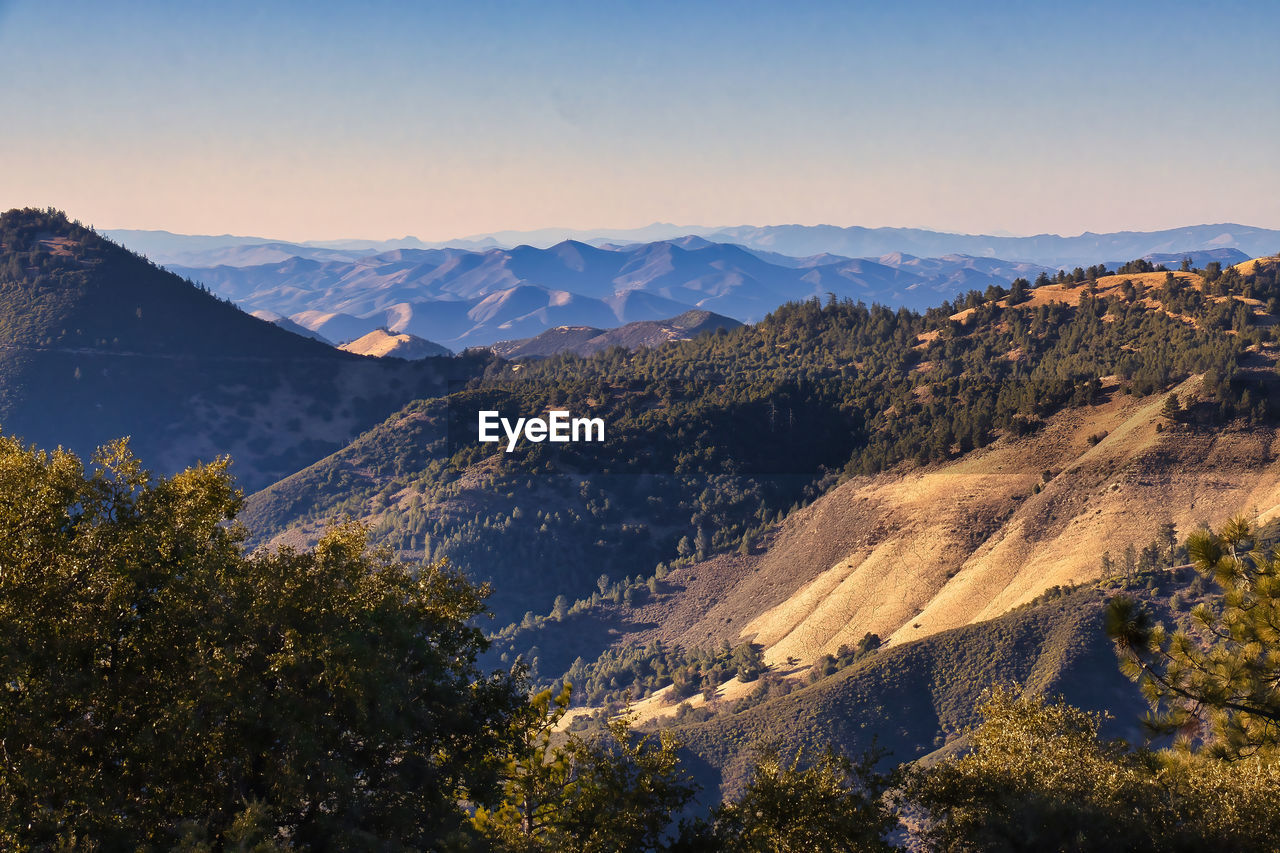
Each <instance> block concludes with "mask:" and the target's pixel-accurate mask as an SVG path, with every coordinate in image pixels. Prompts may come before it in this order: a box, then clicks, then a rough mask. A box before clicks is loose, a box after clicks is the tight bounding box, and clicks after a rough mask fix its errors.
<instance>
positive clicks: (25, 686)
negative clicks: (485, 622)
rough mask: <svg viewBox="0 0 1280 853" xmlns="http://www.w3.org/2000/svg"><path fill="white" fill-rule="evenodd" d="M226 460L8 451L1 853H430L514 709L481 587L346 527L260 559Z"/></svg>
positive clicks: (0, 604)
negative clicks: (485, 633) (206, 851)
mask: <svg viewBox="0 0 1280 853" xmlns="http://www.w3.org/2000/svg"><path fill="white" fill-rule="evenodd" d="M240 502H241V497H240V494H239V493H238V492H237V491H236V490H235V488H234V487H233V484H232V481H231V479H230V477H229V476H228V474H227V463H226V461H225V460H222V461H219V462H215V463H213V464H210V465H205V466H200V467H196V468H192V469H189V470H187V471H185V472H183V473H181V474H178V475H176V476H173V477H171V478H163V477H159V478H157V477H152V476H151V475H150V474H149V473H148V472H147V471H146V470H144V469H143V467H142V466H141V464H140V463H139V462H138V460H137V459H135V458H134V457H133V456H132V455H131V454H130V453H129V451H128V448H127V446H126V445H125V444H124V443H117V444H114V445H112V446H110V447H108V448H106V449H105V450H104V451H102V452H101V453H100V454H99V455H98V456H97V457H96V458H95V460H94V464H93V466H92V467H91V468H90V469H89V470H86V469H85V467H84V466H83V465H82V463H81V462H80V460H79V459H78V458H77V457H75V456H74V455H73V454H70V453H67V452H64V451H61V450H59V451H55V452H53V453H41V452H37V451H34V450H30V449H26V448H24V447H23V446H21V445H20V444H19V443H18V442H17V441H16V440H14V439H12V438H8V437H3V438H0V636H3V637H4V638H5V645H4V648H3V654H2V655H0V685H3V687H0V731H3V733H4V734H3V750H2V751H0V759H2V763H0V844H2V845H3V846H5V847H7V848H10V849H13V848H26V847H46V846H57V845H64V846H94V845H99V846H101V847H104V848H106V849H120V848H124V847H127V848H128V849H135V848H139V847H141V848H143V849H146V848H148V847H154V848H168V847H169V846H171V845H172V844H174V843H176V842H177V841H179V840H181V839H186V841H187V842H188V843H195V842H197V841H201V840H205V841H207V842H209V843H214V844H217V845H221V844H223V843H226V842H227V841H228V840H229V839H230V838H232V837H236V838H239V839H241V840H246V839H247V840H253V839H255V838H257V839H258V840H260V841H262V842H264V843H271V844H275V843H279V844H282V845H289V846H299V847H313V846H314V847H321V848H330V849H332V848H342V849H353V848H367V847H370V846H387V845H390V846H397V845H407V846H413V847H427V846H432V845H433V844H434V843H436V842H437V840H439V839H441V838H445V837H448V836H449V834H450V833H452V832H455V831H457V830H458V828H459V827H460V826H461V824H462V821H463V819H464V815H463V813H462V810H461V809H460V807H459V805H458V804H459V801H460V799H461V798H463V797H466V796H471V797H479V796H483V795H485V794H486V791H487V787H486V786H487V783H488V782H489V781H490V780H491V779H492V773H491V772H490V771H491V769H492V768H491V767H490V766H489V757H490V756H491V755H493V754H494V753H496V751H497V750H496V748H495V741H496V740H497V739H498V738H499V737H500V736H501V734H502V733H503V732H504V731H505V728H506V725H507V721H508V720H509V718H510V715H511V713H512V712H513V710H514V709H516V708H517V707H519V706H520V704H521V703H522V702H523V701H524V697H523V696H522V695H521V693H520V691H519V690H518V684H517V682H516V681H515V680H513V679H512V678H511V677H510V676H507V675H493V676H484V675H482V674H481V673H480V672H479V670H478V669H477V667H476V665H475V659H476V655H477V653H479V652H480V651H481V650H482V649H483V647H484V640H483V637H482V635H481V633H480V631H479V630H478V629H477V628H476V627H474V626H473V625H472V624H471V623H470V620H471V619H472V617H473V616H475V615H476V614H477V613H478V612H480V610H481V608H482V590H478V589H476V588H474V587H472V586H471V585H469V584H468V583H467V582H466V581H465V580H464V579H463V578H461V577H460V576H458V575H457V574H455V573H453V572H451V571H450V570H449V569H448V568H447V567H446V566H443V565H431V566H423V567H420V568H410V567H408V566H405V565H403V564H400V563H397V562H394V561H392V560H391V559H389V557H388V555H387V554H386V553H385V552H379V551H370V550H369V549H368V548H367V547H366V542H365V537H364V531H363V530H362V529H360V528H357V527H354V526H344V527H338V528H336V529H334V530H332V531H330V532H329V533H328V534H327V535H326V536H325V537H324V538H323V539H322V540H321V541H320V543H319V545H318V546H317V547H316V548H315V549H314V550H312V551H305V552H300V551H294V550H291V549H287V548H284V549H280V550H278V551H275V552H265V551H259V552H255V553H251V554H250V553H246V552H245V549H244V547H243V540H244V533H243V531H242V530H241V529H240V528H239V527H237V526H236V525H235V524H234V518H235V513H236V510H237V509H238V508H239V506H240Z"/></svg>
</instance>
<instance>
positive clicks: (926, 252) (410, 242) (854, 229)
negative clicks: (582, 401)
mask: <svg viewBox="0 0 1280 853" xmlns="http://www.w3.org/2000/svg"><path fill="white" fill-rule="evenodd" d="M103 233H104V234H105V235H106V236H108V237H111V238H112V239H115V240H118V241H120V242H121V243H123V244H124V245H126V246H128V247H129V248H130V249H132V250H134V251H137V252H141V253H142V254H145V255H147V256H148V257H149V258H151V260H153V261H155V262H156V263H160V264H165V265H169V264H175V265H179V266H213V265H216V264H219V263H225V264H228V265H232V266H249V265H253V264H260V263H268V262H270V260H269V253H271V252H275V253H277V254H276V255H275V256H274V257H273V258H272V259H274V260H284V255H288V256H292V257H305V258H312V259H317V258H325V257H326V255H327V256H328V257H332V256H333V255H337V254H342V255H347V256H350V257H351V259H353V260H354V259H355V257H360V256H365V255H369V254H375V253H379V252H386V251H392V250H395V249H445V248H460V249H466V250H471V251H484V250H487V249H493V248H514V247H516V246H519V245H528V246H533V247H535V248H549V247H551V246H553V245H555V244H557V243H561V242H564V241H566V240H570V241H577V242H583V243H588V244H594V245H605V244H610V245H614V246H620V245H625V244H631V243H651V242H658V241H676V240H678V239H679V238H683V237H689V236H693V237H696V238H701V239H705V240H708V241H710V242H717V243H735V244H738V245H741V246H744V247H746V248H748V249H752V250H755V251H764V252H774V253H778V254H782V255H789V256H794V257H811V256H814V255H822V254H833V255H840V256H844V257H878V256H880V255H887V254H892V253H894V252H906V253H909V254H913V255H917V256H921V257H938V256H943V255H950V254H964V255H973V256H976V257H998V258H1007V259H1010V260H1016V261H1025V262H1028V263H1034V264H1039V265H1042V266H1050V267H1054V268H1055V269H1056V268H1058V267H1065V268H1067V269H1070V268H1071V267H1074V266H1078V265H1079V266H1089V265H1091V264H1095V263H1099V262H1102V261H1108V262H1112V261H1124V260H1132V259H1133V258H1140V257H1145V256H1146V255H1149V254H1154V253H1159V254H1178V255H1180V254H1184V253H1186V252H1190V251H1199V250H1207V249H1216V248H1234V249H1238V250H1240V251H1242V252H1244V253H1245V254H1246V255H1248V256H1249V257H1258V256H1261V255H1269V254H1273V253H1274V252H1276V251H1277V249H1280V230H1275V229H1267V228H1257V227H1253V226H1247V225H1238V224H1234V223H1219V224H1204V225H1190V226H1183V227H1179V228H1170V229H1163V230H1160V231H1116V232H1110V233H1101V234H1094V233H1092V232H1088V231H1086V232H1084V233H1083V234H1079V235H1076V236H1062V235H1058V234H1038V235H1035V236H1028V237H1004V236H992V235H982V234H956V233H948V232H941V231H931V230H928V229H923V228H867V227H863V226H856V225H855V226H848V227H841V226H836V225H764V226H759V225H739V226H733V227H724V226H714V227H706V226H679V225H672V224H670V223H654V224H652V225H648V226H645V227H643V228H633V229H570V228H544V229H539V230H536V231H502V232H495V233H492V234H477V235H472V236H469V237H462V238H458V239H454V240H443V241H438V242H424V241H422V240H419V239H417V238H416V237H404V238H401V239H398V240H329V241H307V242H300V243H295V242H289V241H282V240H274V239H269V238H262V237H236V236H232V235H223V236H221V237H213V236H204V235H183V234H172V233H170V232H167V231H139V230H129V229H116V230H109V231H105V232H103Z"/></svg>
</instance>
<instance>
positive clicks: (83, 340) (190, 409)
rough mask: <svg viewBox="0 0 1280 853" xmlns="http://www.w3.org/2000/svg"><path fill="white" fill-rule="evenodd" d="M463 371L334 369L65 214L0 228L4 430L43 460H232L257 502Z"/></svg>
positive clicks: (179, 463)
mask: <svg viewBox="0 0 1280 853" xmlns="http://www.w3.org/2000/svg"><path fill="white" fill-rule="evenodd" d="M467 369H469V368H467V367H466V366H465V364H464V363H461V362H460V363H457V364H453V363H450V364H448V365H438V366H428V367H425V368H424V367H421V366H417V365H407V364H399V365H394V366H392V365H391V364H390V363H386V364H379V363H378V362H376V361H373V360H368V359H361V358H358V357H356V356H353V355H348V354H346V353H341V352H338V351H336V350H334V349H333V348H332V347H329V346H326V345H324V344H322V343H320V342H317V341H312V340H308V339H305V338H303V337H300V336H298V335H295V334H291V333H289V332H286V331H284V330H282V329H280V328H278V327H276V326H274V325H272V324H271V323H268V322H266V321H263V320H259V319H257V318H254V317H251V316H249V315H247V314H245V313H244V312H242V311H241V310H240V309H238V308H236V307H235V306H234V305H232V304H230V303H229V302H225V301H222V300H220V299H218V298H217V297H215V296H213V295H211V294H209V293H207V292H205V291H202V290H200V289H199V288H197V287H195V286H193V285H191V284H190V283H189V282H184V281H182V280H181V279H179V278H178V277H176V276H174V275H173V274H172V273H168V272H165V271H164V270H161V269H159V268H158V267H155V266H153V265H152V264H150V263H149V262H147V261H146V260H145V259H142V258H140V257H138V256H136V255H133V254H131V253H129V252H126V251H124V250H123V249H121V248H120V247H118V246H116V245H115V244H113V243H111V242H109V241H106V240H104V239H102V238H100V237H99V236H97V235H96V234H95V233H93V232H92V231H89V230H88V229H85V228H82V227H80V226H79V225H76V224H73V223H70V222H68V221H67V220H66V218H65V217H64V216H62V215H61V214H59V213H56V212H50V211H35V210H23V211H10V212H8V213H6V214H3V216H2V217H0V423H3V425H4V427H5V429H6V431H10V432H14V433H16V434H18V435H21V436H23V437H24V438H26V439H27V440H29V441H34V442H38V443H39V444H41V445H43V446H55V445H58V444H62V445H64V446H67V447H69V448H71V449H74V450H76V451H77V452H79V453H82V454H88V453H89V452H91V451H92V450H93V449H94V448H95V447H97V446H98V445H100V444H102V443H104V442H106V441H109V440H111V439H114V438H117V437H119V436H122V435H128V436H131V437H132V439H133V443H134V447H135V450H136V451H137V452H138V454H139V455H140V456H142V457H143V458H146V459H148V460H149V461H150V462H151V464H154V465H156V466H157V468H159V469H162V470H166V471H172V470H176V469H179V468H182V467H184V466H186V465H189V464H191V463H192V462H194V461H196V460H199V459H204V460H209V459H212V458H213V457H215V456H217V455H220V454H225V453H232V454H234V457H235V459H236V474H237V476H239V477H240V479H241V481H242V483H243V484H244V485H246V486H247V487H249V488H256V487H260V486H262V485H264V484H266V483H269V482H271V481H273V480H276V479H279V478H280V477H281V476H284V475H286V474H288V473H290V472H292V471H294V470H297V469H298V468H301V467H303V466H305V465H307V464H309V463H311V462H313V461H315V460H316V459H318V458H320V457H322V456H324V455H326V454H327V453H330V452H332V451H333V450H335V449H337V448H338V447H340V446H342V444H343V443H345V442H346V441H347V440H349V439H350V438H351V437H352V436H353V435H355V434H358V433H359V432H360V431H361V430H363V429H366V428H368V427H369V426H371V425H372V424H374V423H377V422H378V421H379V420H381V419H382V418H384V417H385V416H386V414H387V413H388V412H389V411H391V410H393V409H394V408H396V407H398V406H400V405H403V403H404V402H405V401H406V400H410V399H414V398H416V397H422V396H426V395H430V394H435V393H439V392H440V391H442V390H443V389H444V388H445V386H446V382H447V380H448V379H449V378H450V375H451V374H452V373H453V372H454V371H464V372H465V371H466V370H467Z"/></svg>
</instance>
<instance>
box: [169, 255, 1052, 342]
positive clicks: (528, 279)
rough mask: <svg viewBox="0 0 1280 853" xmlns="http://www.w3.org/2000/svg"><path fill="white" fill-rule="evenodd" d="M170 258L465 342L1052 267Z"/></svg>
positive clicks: (230, 294) (817, 260)
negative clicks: (199, 261)
mask: <svg viewBox="0 0 1280 853" xmlns="http://www.w3.org/2000/svg"><path fill="white" fill-rule="evenodd" d="M170 269H172V270H173V271H174V272H177V273H179V274H180V275H183V276H186V277H188V278H191V279H193V280H196V281H200V282H202V283H203V284H205V285H206V286H208V287H210V288H211V289H212V290H213V291H214V292H216V293H218V294H219V295H221V296H224V297H226V298H228V299H231V300H233V301H235V302H236V303H238V304H239V305H241V306H243V307H244V308H245V309H246V310H250V311H271V312H274V313H275V314H279V315H282V316H287V317H289V318H290V319H291V320H292V321H293V322H295V323H298V324H300V325H301V326H303V327H305V328H307V329H310V330H311V331H314V332H317V333H319V334H321V335H323V336H324V337H325V338H327V339H329V340H332V341H336V342H339V343H341V342H346V341H350V340H354V339H355V338H358V337H360V336H362V335H364V334H367V333H368V332H370V331H373V330H374V329H376V328H379V327H386V328H387V329H389V330H390V331H393V332H407V333H409V334H413V335H416V336H418V337H423V338H427V339H429V340H433V341H438V342H439V343H441V344H442V345H444V346H447V347H450V348H452V349H455V350H460V349H463V348H466V347H469V346H485V345H489V344H493V343H495V342H497V341H503V340H517V339H522V338H527V337H535V336H537V335H538V334H540V333H542V332H544V331H546V330H547V329H551V328H555V327H557V326H590V327H593V328H598V329H608V328H613V327H616V326H619V325H625V324H627V323H632V322H637V321H646V320H652V321H661V320H665V319H667V318H670V317H673V316H676V315H679V314H682V313H684V312H686V311H690V310H702V311H711V312H714V313H716V314H720V315H723V316H726V317H732V318H734V319H736V320H739V321H744V322H754V321H756V320H759V319H761V318H763V317H764V316H765V315H766V314H768V313H769V312H770V311H772V310H774V309H775V308H777V307H778V306H779V305H781V304H783V303H785V302H790V301H796V300H804V299H810V298H818V299H824V300H825V299H826V298H828V296H829V295H835V296H836V297H838V298H848V299H851V300H854V301H859V300H860V301H863V302H867V303H871V302H879V303H882V304H886V305H891V306H906V307H910V308H913V309H917V310H923V309H925V308H928V307H930V306H932V305H936V304H938V303H940V302H942V301H943V300H944V299H949V298H952V297H954V296H955V295H956V294H957V293H964V292H966V291H968V290H974V289H976V290H979V291H982V290H985V289H986V288H988V287H989V286H991V285H1000V286H1007V285H1008V284H1009V283H1010V282H1011V281H1012V280H1013V279H1015V278H1018V277H1025V278H1028V279H1032V278H1035V277H1036V276H1037V275H1038V274H1039V273H1040V272H1044V271H1045V270H1046V268H1045V267H1040V266H1036V265H1034V264H1026V263H1011V262H1007V261H1002V260H999V259H994V258H975V257H969V256H964V255H951V256H947V257H942V258H929V259H926V258H919V257H916V256H913V255H908V254H904V253H896V254H891V255H886V256H884V257H881V258H876V259H872V258H863V259H850V258H845V257H838V256H834V255H818V256H814V257H812V258H791V257H785V256H778V255H774V254H770V253H766V252H760V251H751V250H748V249H744V248H742V247H741V246H736V245H732V244H725V243H712V242H709V241H707V240H703V239H701V238H697V237H685V238H681V239H679V240H670V241H659V242H655V243H640V244H630V245H623V246H615V245H606V246H590V245H587V244H586V243H579V242H575V241H565V242H563V243H558V244H556V245H554V246H552V247H550V248H547V249H538V248H534V247H532V246H517V247H516V248H514V249H489V250H487V251H483V252H472V251H467V250H463V249H397V250H394V251H391V252H385V253H382V254H378V255H370V256H368V257H363V258H360V259H358V260H355V261H342V260H336V261H335V260H330V261H322V260H315V259H310V258H302V257H295V258H290V259H288V260H286V261H282V262H278V263H269V264H260V265H254V266H244V267H235V266H229V265H225V264H224V265H219V266H215V267H211V268H199V267H180V266H173V267H170Z"/></svg>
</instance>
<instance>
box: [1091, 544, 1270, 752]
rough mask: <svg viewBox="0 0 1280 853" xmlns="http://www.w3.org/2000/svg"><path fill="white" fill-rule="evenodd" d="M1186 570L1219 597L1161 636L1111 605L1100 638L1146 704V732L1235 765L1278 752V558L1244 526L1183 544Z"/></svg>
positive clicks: (1119, 601) (1121, 606) (1142, 613)
mask: <svg viewBox="0 0 1280 853" xmlns="http://www.w3.org/2000/svg"><path fill="white" fill-rule="evenodd" d="M1187 550H1188V552H1189V553H1190V556H1191V561H1192V565H1193V566H1194V567H1195V569H1196V571H1197V572H1199V573H1200V575H1201V576H1202V577H1204V578H1205V579H1206V580H1208V581H1212V582H1213V583H1214V584H1216V585H1217V587H1218V588H1219V589H1220V590H1221V591H1222V592H1221V595H1220V597H1218V600H1217V602H1216V603H1215V604H1214V605H1213V606H1210V605H1200V606H1198V607H1196V608H1195V609H1194V610H1193V611H1192V625H1191V626H1190V627H1189V628H1187V629H1176V630H1173V631H1169V630H1166V629H1165V628H1164V626H1162V625H1159V624H1152V621H1153V620H1152V619H1151V616H1150V614H1149V613H1148V612H1147V611H1146V610H1144V609H1143V608H1141V607H1139V606H1137V605H1136V604H1135V603H1134V602H1133V601H1132V600H1130V599H1127V598H1123V597H1118V598H1116V599H1115V600H1114V601H1113V602H1112V603H1111V606H1110V608H1109V611H1108V621H1107V631H1108V634H1109V635H1110V636H1111V638H1112V640H1113V641H1114V643H1115V645H1116V649H1117V652H1118V653H1119V654H1120V657H1121V660H1122V662H1123V668H1124V671H1125V672H1126V674H1128V675H1129V676H1130V677H1131V678H1133V679H1134V680H1135V681H1138V682H1139V683H1140V684H1141V685H1142V688H1143V691H1144V693H1146V695H1147V697H1148V699H1149V700H1150V701H1151V703H1152V716H1151V718H1150V724H1151V725H1152V727H1153V728H1154V729H1156V730H1157V731H1162V732H1177V733H1179V734H1180V735H1182V737H1183V738H1184V739H1186V740H1188V741H1207V742H1208V743H1209V745H1210V747H1211V751H1212V752H1213V753H1214V754H1221V755H1228V756H1240V755H1248V754H1252V753H1253V752H1255V751H1256V750H1258V749H1261V748H1269V747H1274V746H1276V745H1277V744H1280V733H1278V732H1280V729H1278V726H1280V688H1278V687H1277V685H1278V684H1280V556H1278V555H1277V551H1276V549H1275V548H1274V547H1266V546H1264V545H1262V544H1261V543H1260V542H1258V540H1257V537H1256V535H1255V532H1254V531H1253V530H1252V529H1251V527H1250V525H1249V524H1248V522H1247V521H1245V520H1244V519H1243V518H1236V519H1233V520H1232V521H1230V522H1228V523H1227V524H1225V525H1224V526H1223V528H1222V529H1221V530H1220V531H1218V532H1212V531H1207V530H1200V531H1196V532H1195V533H1193V534H1191V536H1190V537H1189V538H1188V540H1187Z"/></svg>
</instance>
